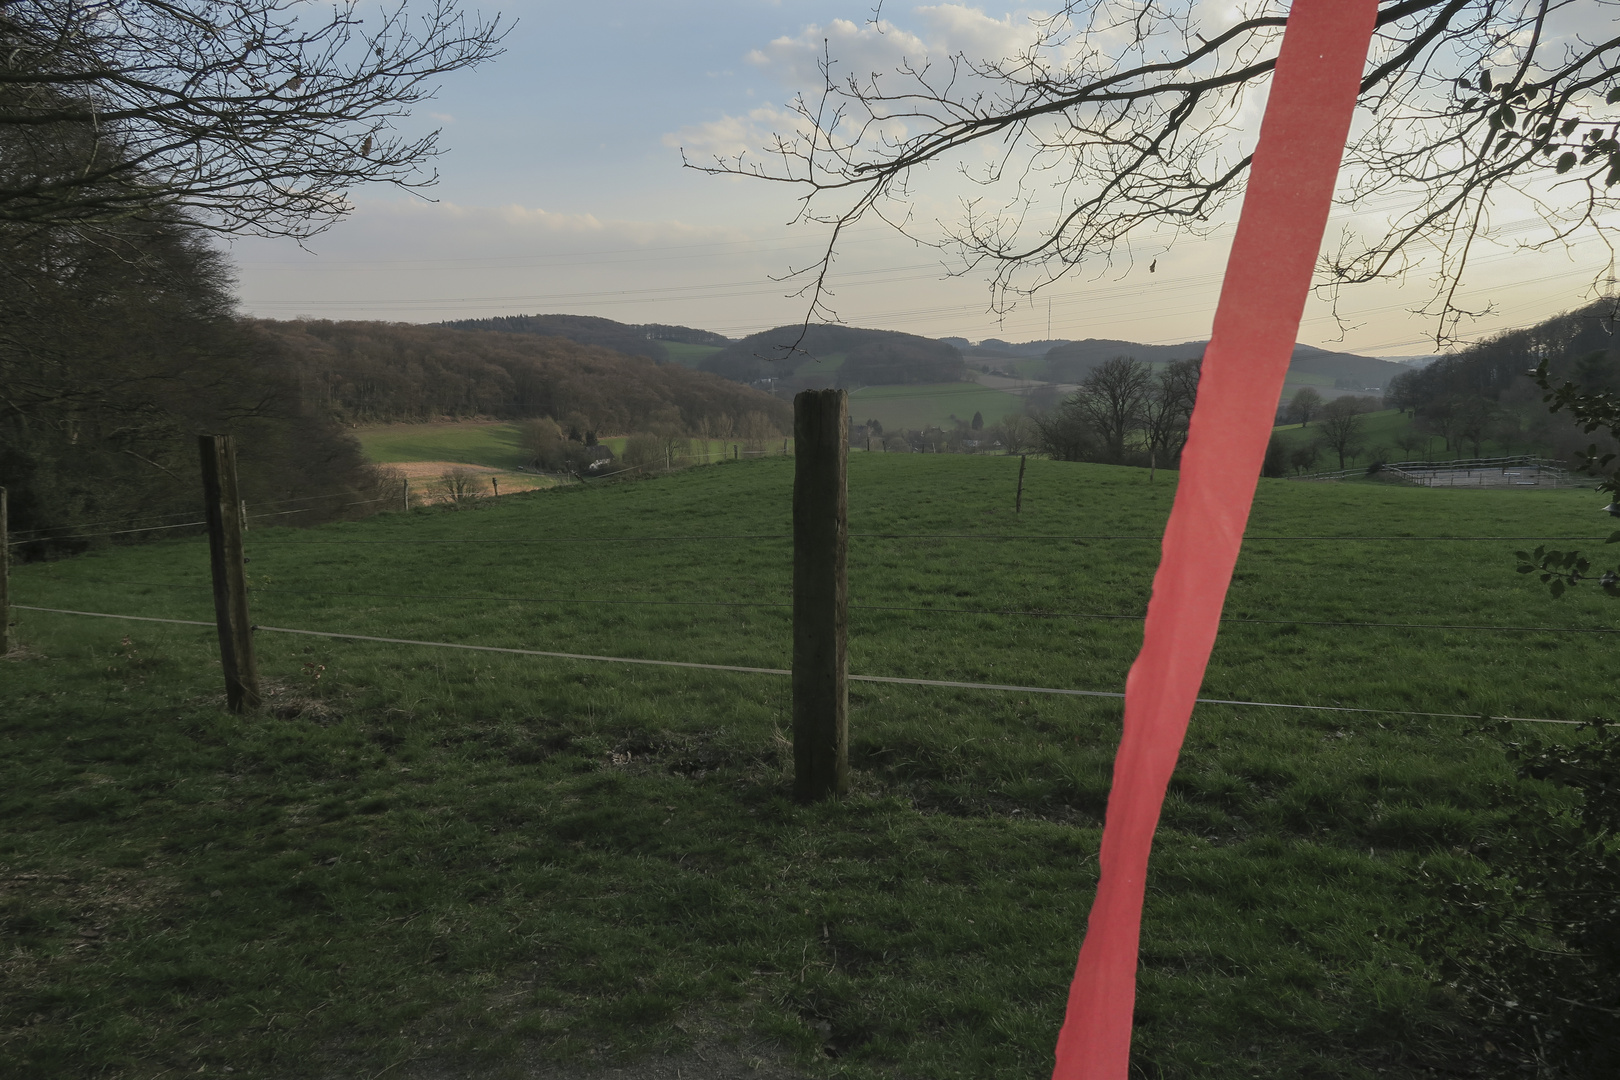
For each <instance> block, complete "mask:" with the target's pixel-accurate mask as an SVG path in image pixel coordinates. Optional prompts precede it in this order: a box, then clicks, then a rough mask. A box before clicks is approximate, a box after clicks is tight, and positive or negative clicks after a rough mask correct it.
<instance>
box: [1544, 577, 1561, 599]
mask: <svg viewBox="0 0 1620 1080" xmlns="http://www.w3.org/2000/svg"><path fill="white" fill-rule="evenodd" d="M1564 588H1565V586H1564V583H1563V581H1555V582H1553V583H1552V584H1551V585H1549V586H1547V591H1548V592H1550V593H1552V594H1553V597H1554V598H1555V599H1556V598H1557V597H1560V596H1563V595H1564Z"/></svg>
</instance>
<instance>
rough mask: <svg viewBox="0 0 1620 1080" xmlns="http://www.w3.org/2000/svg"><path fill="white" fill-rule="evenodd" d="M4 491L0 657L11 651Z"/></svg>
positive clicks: (0, 501) (2, 495) (0, 495)
mask: <svg viewBox="0 0 1620 1080" xmlns="http://www.w3.org/2000/svg"><path fill="white" fill-rule="evenodd" d="M9 514H10V509H9V507H7V505H6V489H5V488H3V487H0V656H4V655H6V653H8V652H10V651H11V524H10V520H9Z"/></svg>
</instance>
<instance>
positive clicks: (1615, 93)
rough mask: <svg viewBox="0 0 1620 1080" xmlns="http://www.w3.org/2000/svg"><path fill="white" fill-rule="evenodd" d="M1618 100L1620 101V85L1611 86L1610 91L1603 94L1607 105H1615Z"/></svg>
mask: <svg viewBox="0 0 1620 1080" xmlns="http://www.w3.org/2000/svg"><path fill="white" fill-rule="evenodd" d="M1617 101H1620V86H1611V87H1609V92H1608V93H1607V94H1604V95H1603V102H1604V104H1606V105H1613V104H1614V103H1615V102H1617Z"/></svg>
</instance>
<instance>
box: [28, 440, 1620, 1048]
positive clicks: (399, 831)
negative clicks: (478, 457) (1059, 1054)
mask: <svg viewBox="0 0 1620 1080" xmlns="http://www.w3.org/2000/svg"><path fill="white" fill-rule="evenodd" d="M1017 469H1018V463H1017V461H1016V460H1013V459H1011V458H997V457H974V456H958V455H880V454H857V455H852V456H851V461H850V470H851V488H850V521H851V531H852V540H851V546H850V581H851V603H852V611H851V616H850V621H851V638H850V667H851V671H852V672H854V673H857V674H871V675H892V676H904V677H918V678H937V679H948V680H962V681H983V682H994V683H1005V684H1017V685H1022V686H1030V687H1057V688H1074V689H1089V690H1102V691H1116V690H1118V689H1119V688H1120V687H1121V686H1122V684H1123V680H1124V676H1125V672H1126V670H1127V668H1128V666H1129V664H1130V661H1131V659H1132V657H1133V656H1134V653H1135V650H1136V648H1137V647H1138V645H1139V644H1140V622H1139V619H1140V615H1141V612H1142V610H1143V608H1144V605H1145V602H1146V599H1147V595H1148V590H1149V587H1150V583H1151V578H1152V573H1153V569H1154V564H1155V560H1156V557H1157V550H1158V547H1157V534H1158V532H1159V531H1160V529H1161V528H1162V525H1163V521H1164V518H1165V515H1166V514H1167V512H1168V510H1169V506H1170V500H1171V498H1172V496H1173V492H1174V488H1173V480H1174V475H1173V474H1166V473H1163V472H1161V473H1159V474H1158V477H1157V482H1155V483H1149V481H1148V475H1147V473H1146V472H1145V471H1142V470H1135V469H1125V468H1109V467H1106V466H1096V465H1085V464H1067V463H1057V462H1048V461H1044V460H1031V461H1030V462H1029V463H1028V473H1027V476H1026V482H1025V496H1024V510H1023V513H1022V514H1018V515H1015V514H1014V513H1013V508H1012V502H1013V486H1014V483H1015V478H1016V473H1017ZM792 473H793V462H792V461H791V460H787V459H781V458H767V459H761V460H757V461H741V462H732V463H726V464H723V465H717V466H714V467H710V468H703V469H691V470H687V471H684V472H679V473H676V474H673V475H669V476H661V477H658V478H655V479H650V480H644V481H639V482H627V483H615V484H606V485H601V486H592V487H588V488H585V487H577V486H576V487H569V488H559V489H555V490H551V491H542V492H534V493H529V494H523V495H515V496H512V497H510V498H503V499H501V500H499V501H494V500H489V501H484V502H482V503H479V504H477V505H474V506H471V507H466V508H463V509H460V510H455V509H451V508H448V507H442V508H422V509H418V510H415V511H412V512H410V513H408V514H407V513H392V514H382V515H378V516H376V517H373V518H371V519H368V520H365V521H360V522H346V523H337V524H332V525H328V526H323V527H321V528H318V529H310V530H302V531H299V530H291V529H270V528H255V529H254V530H253V531H252V532H251V533H249V535H248V550H249V557H250V560H251V561H250V564H249V567H248V569H249V572H250V576H251V578H252V583H253V596H252V603H253V607H254V619H255V621H256V622H257V623H258V624H260V625H261V626H262V627H264V628H270V627H279V628H290V629H300V630H312V631H329V632H337V633H348V634H360V635H373V636H379V637H390V638H403V639H418V640H424V641H438V642H455V643H464V644H481V645H491V646H500V647H510V648H525V649H540V650H553V651H565V652H574V653H587V654H598V655H606V656H617V657H632V658H643V659H666V660H676V661H688V662H698V663H713V664H726V665H743V666H753V667H767V668H782V667H786V666H787V664H788V658H789V651H790V640H789V629H790V627H789V611H788V606H787V605H788V602H789V594H790V589H789V586H790V577H791V563H790V555H791V552H790V546H789V542H788V540H787V539H786V538H785V535H784V534H785V533H786V532H787V529H788V524H789V514H790V507H789V495H790V492H791V483H792ZM1595 511H1596V508H1595V506H1594V500H1593V496H1592V494H1591V493H1590V492H1568V491H1541V490H1537V491H1446V490H1433V491H1431V490H1419V489H1403V488H1394V487H1383V486H1373V485H1360V484H1343V485H1329V484H1304V483H1296V482H1290V481H1262V482H1261V486H1260V489H1259V493H1258V496H1257V499H1256V504H1255V512H1254V519H1253V522H1252V525H1251V529H1250V539H1249V541H1248V542H1247V543H1246V545H1245V550H1244V554H1243V557H1242V559H1241V561H1240V563H1239V566H1238V572H1237V575H1236V579H1235V581H1234V583H1233V588H1232V594H1231V599H1230V601H1229V603H1228V610H1227V615H1228V617H1229V621H1228V622H1227V623H1226V624H1225V626H1224V629H1223V633H1222V637H1221V639H1220V641H1219V643H1218V644H1217V647H1216V651H1215V656H1214V659H1213V661H1212V663H1211V666H1210V669H1209V674H1208V676H1207V678H1206V680H1205V687H1204V694H1205V696H1207V697H1214V698H1224V699H1239V700H1243V701H1251V702H1256V701H1257V702H1278V703H1289V704H1317V705H1342V706H1349V707H1355V708H1365V709H1371V710H1380V709H1388V710H1408V711H1432V712H1445V713H1458V714H1467V715H1473V714H1479V713H1487V712H1488V713H1492V714H1505V715H1511V716H1519V717H1531V718H1547V719H1580V718H1585V717H1587V716H1590V715H1592V714H1594V713H1597V712H1600V711H1602V710H1604V709H1605V708H1606V706H1607V703H1608V702H1609V701H1610V700H1611V699H1612V681H1611V680H1610V678H1609V677H1608V672H1609V665H1608V664H1607V662H1606V661H1607V659H1608V657H1609V654H1610V653H1611V652H1612V649H1613V647H1614V639H1613V636H1612V635H1611V634H1608V633H1574V632H1569V631H1571V630H1592V631H1607V630H1609V629H1611V628H1612V627H1613V611H1614V609H1613V608H1612V607H1611V606H1610V603H1611V602H1610V601H1608V600H1607V599H1606V598H1604V597H1603V596H1602V595H1601V594H1599V593H1596V592H1595V591H1592V592H1588V591H1584V590H1579V589H1577V590H1575V591H1573V592H1572V593H1570V594H1568V595H1566V596H1565V597H1564V598H1562V599H1561V600H1557V601H1555V600H1553V599H1551V598H1550V597H1549V596H1548V595H1547V594H1546V592H1545V590H1543V589H1541V588H1540V587H1538V586H1535V585H1534V584H1533V583H1532V582H1529V581H1527V580H1526V579H1525V578H1524V577H1521V576H1520V575H1518V574H1515V573H1514V572H1513V561H1514V560H1513V557H1512V552H1513V551H1514V550H1515V549H1517V548H1520V547H1524V546H1526V545H1527V544H1529V543H1531V541H1529V540H1524V539H1519V538H1521V537H1568V536H1580V537H1601V536H1602V535H1605V534H1606V533H1607V531H1608V530H1607V529H1606V528H1605V527H1604V524H1603V521H1604V520H1606V519H1601V518H1600V515H1598V514H1597V513H1596V512H1595ZM1435 537H1446V538H1457V539H1434V538H1435ZM1481 538H1486V539H1481ZM1589 546H1596V543H1595V542H1594V543H1592V544H1590V545H1589ZM12 596H13V602H14V603H16V604H19V605H32V606H37V607H51V608H63V609H72V610H80V611H102V612H115V613H121V614H130V615H141V616H148V617H156V618H173V619H187V620H197V621H199V622H203V623H207V622H208V621H209V619H210V618H211V615H210V610H211V609H210V600H209V592H208V560H207V551H206V546H205V545H204V543H203V542H202V541H201V540H200V539H196V538H192V539H182V540H171V541H166V542H160V543H152V544H144V545H140V546H132V547H120V548H109V549H105V550H101V551H97V552H95V553H92V554H89V555H86V556H83V557H80V558H76V559H73V560H70V561H62V562H55V563H42V564H33V565H27V566H21V567H18V568H16V570H15V571H14V574H13V584H12ZM16 620H17V624H18V632H19V634H20V637H21V639H22V641H23V642H24V648H23V649H22V650H20V651H19V652H17V653H14V654H13V655H12V656H11V657H9V658H7V659H6V660H5V661H4V662H3V665H0V679H3V685H4V697H5V709H4V711H3V715H0V736H3V738H4V739H5V741H6V744H7V746H8V753H7V755H6V756H5V758H4V759H3V762H0V792H3V793H0V814H3V815H4V817H5V820H6V821H7V823H8V825H9V828H8V829H7V830H6V832H5V833H4V835H3V836H0V890H3V891H0V920H3V926H4V930H5V933H6V935H7V943H8V949H9V951H8V952H7V953H6V954H5V959H4V961H3V963H4V978H3V979H0V1073H6V1074H15V1075H28V1076H53V1077H70V1076H74V1077H76V1076H86V1077H88V1076H98V1077H101V1076H107V1077H112V1076H116V1077H131V1078H141V1080H148V1078H151V1080H155V1078H156V1077H158V1076H161V1075H165V1074H175V1075H180V1074H186V1075H193V1074H202V1075H221V1074H223V1073H224V1072H225V1071H226V1070H227V1069H229V1070H231V1072H232V1075H233V1076H235V1077H244V1078H245V1077H266V1078H269V1077H276V1078H280V1077H298V1076H311V1077H327V1076H339V1075H342V1076H358V1075H364V1076H373V1075H377V1074H379V1073H381V1074H385V1075H386V1074H389V1072H390V1070H397V1074H398V1075H402V1076H423V1077H426V1076H446V1075H452V1073H451V1072H447V1071H445V1070H447V1069H450V1068H451V1066H452V1063H453V1065H454V1069H455V1070H456V1071H455V1072H454V1073H453V1075H491V1076H495V1075H502V1070H503V1069H507V1070H515V1069H517V1068H518V1065H519V1064H520V1063H522V1062H531V1063H532V1062H534V1061H546V1062H564V1063H568V1062H572V1063H591V1062H594V1063H603V1062H621V1063H622V1062H627V1061H636V1060H640V1059H642V1058H644V1057H645V1056H647V1055H649V1054H654V1053H657V1052H661V1051H665V1050H671V1049H680V1048H683V1047H695V1048H698V1049H701V1048H702V1047H703V1046H705V1045H712V1044H713V1043H714V1042H715V1041H716V1040H718V1041H720V1042H724V1041H727V1040H734V1041H736V1042H737V1043H738V1044H739V1045H742V1046H745V1047H748V1048H750V1052H755V1051H756V1050H757V1052H759V1053H763V1054H766V1055H768V1056H773V1057H775V1058H779V1059H780V1060H783V1061H785V1062H788V1063H791V1064H793V1065H794V1066H796V1067H797V1068H799V1069H801V1070H803V1071H804V1073H805V1074H806V1075H809V1076H829V1077H830V1076H844V1077H853V1078H878V1077H917V1078H925V1077H926V1078H930V1080H931V1078H937V1077H972V1078H985V1080H988V1078H992V1077H994V1078H998V1080H1000V1078H1006V1077H1032V1078H1034V1077H1043V1076H1045V1075H1048V1074H1049V1072H1050V1068H1051V1050H1052V1045H1053V1042H1054V1040H1055V1038H1056V1034H1057V1029H1058V1026H1059V1024H1060V1023H1061V1019H1062V1009H1063V1004H1064V999H1065V995H1066V993H1067V988H1068V981H1069V976H1070V974H1071V972H1072V969H1073V964H1074V958H1075V953H1076V950H1077V948H1078V946H1079V942H1080V938H1081V935H1082V932H1083V929H1084V925H1085V917H1086V911H1087V907H1088V904H1089V901H1090V896H1091V890H1092V888H1093V887H1094V884H1095V866H1096V862H1095V856H1096V850H1097V843H1098V838H1099V833H1100V823H1101V815H1102V811H1103V807H1104V804H1105V800H1106V796H1107V790H1108V784H1109V776H1110V770H1111V767H1112V758H1113V751H1114V747H1115V744H1116V741H1117V738H1118V730H1119V723H1120V705H1119V702H1118V701H1117V700H1112V699H1106V698H1073V697H1059V696H1054V695H1045V694H1039V693H1033V692H1015V693H1009V692H993V691H982V690H969V689H947V688H937V687H920V686H902V685H892V684H870V683H857V684H852V687H851V711H850V732H851V761H852V765H853V768H854V790H853V792H852V793H851V795H850V796H849V797H848V798H846V799H844V800H842V801H839V802H834V803H827V804H823V805H817V806H808V807H805V806H797V805H795V804H793V803H792V802H791V801H790V800H789V798H788V797H787V794H788V791H789V781H790V773H789V769H790V757H791V755H790V752H789V746H788V743H787V741H786V738H785V733H786V732H787V731H788V729H789V726H790V723H789V701H788V681H787V679H785V678H784V677H782V676H773V675H755V674H741V673H731V672H720V671H699V670H687V669H677V668H657V667H647V666H636V665H626V664H615V663H604V662H590V661H579V660H560V659H553V658H541V657H522V656H513V655H502V654H496V653H478V652H469V651H463V650H451V649H437V648H426V647H420V646H413V645H405V644H397V643H382V642H366V641H355V640H337V639H330V638H322V637H313V636H304V635H295V634H288V633H279V632H272V631H270V630H269V629H262V630H261V631H260V632H259V634H258V635H257V637H258V642H257V644H258V650H259V664H260V669H261V672H262V674H263V677H264V680H265V684H266V687H267V690H268V691H269V697H268V699H267V701H268V705H267V708H266V709H265V710H264V711H263V712H262V713H260V714H258V715H255V716H250V717H235V716H231V715H229V714H227V713H225V712H224V711H223V693H222V688H221V686H220V684H219V669H218V661H217V654H216V652H215V650H216V648H217V644H216V642H215V640H214V633H213V630H212V628H211V627H210V626H208V625H201V626H191V625H170V624H162V623H151V622H132V621H114V620H103V619H90V618H84V617H80V616H70V615H62V614H49V613H43V612H36V611H30V610H19V611H17V612H16ZM1478 727H1479V723H1478V721H1477V720H1469V719H1445V718H1435V717H1420V716H1410V715H1401V714H1400V713H1380V712H1368V713H1342V712H1341V713H1333V712H1314V711H1308V710H1289V709H1275V708H1262V707H1252V706H1232V705H1201V706H1199V708H1198V709H1197V711H1196V712H1195V715H1194V717H1193V723H1192V728H1191V731H1190V734H1189V737H1188V742H1187V745H1186V748H1185V751H1184V754H1183V757H1182V760H1181V765H1180V768H1179V769H1178V771H1177V773H1176V776H1175V779H1174V781H1173V783H1172V787H1171V792H1170V797H1169V800H1168V802H1167V804H1166V808H1165V814H1164V818H1163V823H1162V826H1161V830H1160V833H1159V837H1158V840H1157V847H1156V854H1155V858H1154V863H1153V868H1152V876H1151V879H1150V881H1149V883H1148V891H1147V909H1146V919H1145V924H1144V931H1143V952H1142V956H1143V961H1142V972H1141V980H1140V982H1141V991H1140V997H1139V1001H1138V1006H1137V1020H1138V1024H1137V1030H1136V1045H1135V1061H1136V1064H1137V1067H1138V1068H1139V1070H1140V1075H1143V1076H1147V1077H1156V1078H1187V1080H1192V1078H1198V1080H1212V1078H1214V1080H1226V1078H1238V1077H1245V1078H1246V1077H1253V1076H1302V1077H1315V1078H1330V1077H1331V1078H1346V1080H1349V1078H1357V1080H1373V1078H1374V1077H1385V1078H1388V1077H1412V1078H1415V1077H1419V1076H1431V1075H1433V1072H1432V1071H1431V1070H1439V1071H1441V1072H1445V1073H1448V1074H1451V1075H1462V1076H1468V1075H1479V1076H1484V1075H1498V1074H1502V1073H1503V1072H1505V1071H1506V1070H1507V1066H1505V1065H1504V1064H1502V1063H1501V1062H1497V1061H1494V1060H1493V1059H1491V1057H1490V1053H1491V1051H1490V1050H1489V1049H1488V1048H1487V1045H1486V1044H1485V1043H1484V1042H1483V1040H1481V1039H1480V1038H1478V1037H1477V1035H1476V1033H1474V1032H1472V1031H1470V1030H1469V1029H1467V1028H1466V1027H1465V1026H1463V1025H1462V1024H1461V1023H1460V1021H1459V1020H1458V1019H1457V1016H1456V1013H1455V1012H1454V1008H1453V1003H1452V1002H1451V1001H1450V1000H1449V999H1448V997H1447V994H1446V991H1445V990H1444V988H1443V987H1439V986H1437V985H1436V984H1435V982H1434V980H1433V979H1432V978H1431V977H1430V975H1429V973H1428V972H1427V971H1426V970H1425V968H1424V966H1423V963H1422V962H1421V961H1420V960H1419V959H1418V957H1417V956H1416V955H1415V954H1414V952H1413V951H1412V948H1411V945H1410V943H1409V941H1408V938H1407V936H1406V935H1407V933H1408V931H1407V927H1408V926H1409V925H1410V923H1411V921H1412V920H1413V919H1414V918H1416V917H1417V916H1419V915H1421V914H1422V913H1423V912H1424V911H1426V910H1427V909H1428V905H1429V903H1430V901H1429V899H1428V894H1427V892H1426V891H1425V885H1424V882H1425V880H1426V876H1431V875H1435V874H1440V873H1443V872H1446V871H1449V870H1459V871H1460V870H1465V869H1466V867H1467V865H1468V864H1469V862H1470V860H1471V858H1472V856H1471V854H1470V853H1471V851H1472V850H1473V849H1474V846H1475V845H1476V844H1480V843H1484V842H1488V840H1489V838H1490V837H1491V836H1492V835H1493V834H1495V833H1496V832H1498V831H1500V830H1502V829H1504V828H1509V827H1511V822H1508V821H1505V820H1504V818H1503V812H1502V811H1501V810H1499V809H1498V806H1499V804H1500V800H1499V798H1498V791H1499V788H1500V785H1502V784H1505V783H1508V782H1509V777H1510V770H1509V769H1508V767H1507V765H1506V763H1505V761H1504V759H1503V756H1502V754H1501V751H1500V749H1499V748H1498V747H1497V745H1496V744H1495V743H1494V742H1493V741H1491V740H1490V739H1488V738H1486V737H1483V736H1481V735H1480V734H1478V733H1477V731H1476V729H1477V728H1478ZM1549 730H1552V731H1554V732H1559V731H1562V730H1563V729H1549ZM513 1074H514V1075H515V1074H516V1073H513Z"/></svg>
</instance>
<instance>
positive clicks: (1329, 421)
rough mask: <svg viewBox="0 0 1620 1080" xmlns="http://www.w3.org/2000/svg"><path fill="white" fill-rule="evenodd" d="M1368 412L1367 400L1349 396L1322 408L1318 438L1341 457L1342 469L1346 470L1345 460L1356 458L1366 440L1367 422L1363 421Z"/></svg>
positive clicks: (1336, 399) (1340, 464)
mask: <svg viewBox="0 0 1620 1080" xmlns="http://www.w3.org/2000/svg"><path fill="white" fill-rule="evenodd" d="M1366 412H1367V405H1366V399H1365V398H1358V397H1353V396H1351V395H1348V394H1347V395H1345V396H1344V397H1337V398H1334V399H1333V400H1332V401H1330V402H1328V403H1327V404H1326V405H1324V406H1322V413H1321V417H1322V419H1321V431H1320V433H1319V434H1318V435H1317V438H1318V439H1320V440H1321V442H1322V445H1323V446H1326V447H1327V448H1328V449H1329V450H1332V451H1333V452H1334V453H1335V454H1337V455H1339V468H1341V469H1342V468H1344V460H1345V458H1347V457H1354V456H1355V455H1356V452H1357V451H1358V450H1360V449H1361V446H1362V443H1363V442H1364V441H1365V440H1366V437H1367V422H1366V421H1365V420H1364V419H1362V416H1363V414H1364V413H1366Z"/></svg>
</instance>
